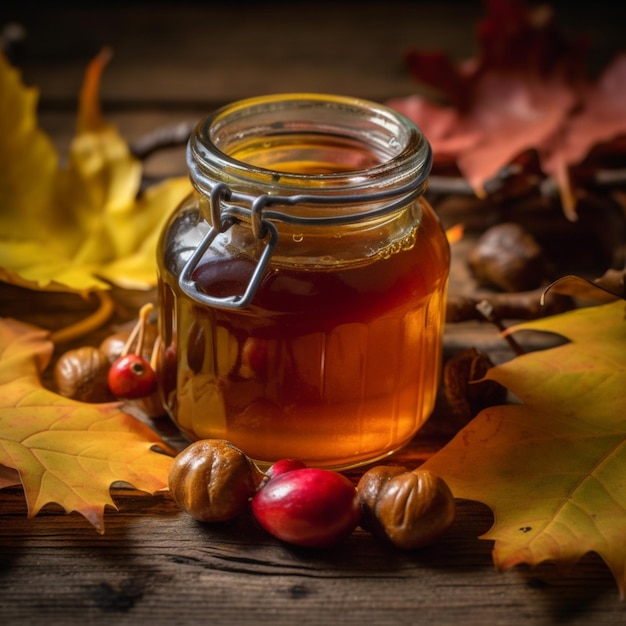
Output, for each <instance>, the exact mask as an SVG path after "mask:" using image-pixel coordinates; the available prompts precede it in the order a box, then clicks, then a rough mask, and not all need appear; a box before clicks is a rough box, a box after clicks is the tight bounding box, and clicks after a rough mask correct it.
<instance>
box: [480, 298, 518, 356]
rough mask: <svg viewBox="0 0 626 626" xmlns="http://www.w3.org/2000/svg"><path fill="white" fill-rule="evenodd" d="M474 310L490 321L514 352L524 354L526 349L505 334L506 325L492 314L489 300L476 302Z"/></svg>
mask: <svg viewBox="0 0 626 626" xmlns="http://www.w3.org/2000/svg"><path fill="white" fill-rule="evenodd" d="M476 310H477V311H478V312H479V313H480V314H481V315H482V316H483V317H484V318H485V319H486V320H487V321H488V322H490V323H492V324H493V325H494V326H495V327H496V328H497V329H498V330H499V331H500V332H501V333H502V334H503V336H504V339H505V340H506V342H507V343H508V344H509V346H511V348H512V349H513V351H514V352H515V354H517V355H522V354H525V353H526V351H525V350H524V348H522V346H520V345H519V343H517V341H515V339H513V337H511V335H509V334H506V330H507V328H506V326H505V325H504V324H503V323H502V322H501V321H500V320H499V319H498V318H497V317H496V316H495V315H494V314H493V306H492V305H491V302H489V301H488V300H481V301H480V302H478V303H477V304H476Z"/></svg>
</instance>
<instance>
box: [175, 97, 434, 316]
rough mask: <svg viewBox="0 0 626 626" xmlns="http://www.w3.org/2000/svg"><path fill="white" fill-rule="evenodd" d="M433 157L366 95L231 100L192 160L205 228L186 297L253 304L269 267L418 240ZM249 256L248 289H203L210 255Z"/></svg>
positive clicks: (203, 125)
mask: <svg viewBox="0 0 626 626" xmlns="http://www.w3.org/2000/svg"><path fill="white" fill-rule="evenodd" d="M431 161H432V154H431V149H430V145H429V144H428V142H427V141H426V139H425V138H424V136H423V135H422V134H421V133H420V131H419V129H418V128H417V127H416V126H415V125H414V124H413V123H412V122H410V121H409V120H408V119H407V118H405V117H404V116H403V115H401V114H400V113H397V112H395V111H393V110H392V109H389V108H387V107H385V106H382V105H379V104H375V103H373V102H369V101H366V100H359V99H355V98H347V97H340V96H329V95H319V94H282V95H276V96H265V97H259V98H252V99H249V100H244V101H241V102H237V103H234V104H231V105H229V106H226V107H224V108H222V109H219V110H218V111H216V112H215V113H214V114H212V115H210V116H209V117H207V118H205V119H204V120H202V121H201V122H200V123H199V124H198V126H197V128H196V130H195V132H194V133H193V135H192V137H191V138H190V141H189V144H188V148H187V164H188V168H189V172H190V177H191V180H192V183H193V185H194V186H195V188H196V190H197V192H198V200H199V202H198V205H199V207H200V211H201V212H202V214H203V216H204V218H205V219H206V220H207V222H208V224H209V227H210V228H209V232H208V234H207V235H206V236H205V237H204V238H203V240H202V243H201V245H200V246H199V247H198V248H197V249H196V250H195V251H194V253H193V254H192V256H191V257H190V259H189V261H188V262H187V264H186V265H185V268H184V270H183V272H182V274H181V279H180V285H181V288H182V289H183V291H185V292H186V293H187V294H188V295H190V297H192V298H194V299H196V300H198V301H201V302H203V303H206V304H209V305H211V306H222V307H233V308H235V307H237V308H240V307H243V306H246V304H247V303H249V302H250V300H251V298H252V297H253V295H254V292H255V290H256V288H257V287H258V285H259V284H260V281H261V279H262V276H263V273H264V272H265V271H266V269H267V268H268V266H269V262H270V259H271V261H272V263H273V264H275V265H280V264H285V265H300V266H306V267H307V268H311V269H313V268H323V267H328V266H337V265H345V264H355V263H367V262H369V261H371V260H372V259H373V258H375V257H379V256H386V255H390V254H393V253H394V252H396V251H399V250H401V249H406V248H408V247H411V246H412V245H413V244H414V242H415V236H416V231H417V227H418V225H419V223H420V219H421V206H422V204H421V202H420V196H421V195H422V194H423V192H424V189H425V188H426V184H427V180H428V175H429V173H430V168H431ZM209 247H213V249H223V250H224V249H227V248H230V249H231V250H233V249H234V250H236V251H237V253H241V254H246V255H248V256H250V257H251V258H253V259H254V261H255V271H254V274H253V275H252V277H251V279H250V282H249V284H248V288H247V289H246V293H245V294H243V295H238V296H234V297H232V298H227V299H221V300H218V299H215V298H213V297H211V296H208V297H205V296H202V295H200V294H199V293H198V290H197V286H196V285H195V284H194V281H193V271H194V268H195V267H196V266H197V264H198V263H199V262H200V260H201V259H202V257H203V255H204V254H205V253H206V252H207V251H208V250H209Z"/></svg>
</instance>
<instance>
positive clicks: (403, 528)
mask: <svg viewBox="0 0 626 626" xmlns="http://www.w3.org/2000/svg"><path fill="white" fill-rule="evenodd" d="M357 495H358V499H359V503H360V504H361V512H362V516H361V526H362V528H364V529H365V530H368V531H369V532H371V533H372V534H374V535H375V536H377V537H379V538H382V539H385V540H387V541H389V542H390V543H392V544H393V545H394V546H396V547H397V548H404V549H413V548H421V547H424V546H426V545H428V544H430V543H432V542H434V541H435V540H436V539H438V538H439V537H440V536H441V535H442V534H443V533H444V532H445V531H446V530H447V529H448V528H449V527H450V526H451V525H452V522H453V521H454V516H455V503H454V497H453V495H452V492H451V491H450V488H449V487H448V485H447V484H446V483H445V481H444V480H443V479H442V478H441V477H439V476H437V475H436V474H434V473H432V472H430V471H428V470H423V469H419V468H418V469H415V470H413V471H409V470H407V469H406V468H400V467H394V466H384V465H381V466H378V467H374V468H372V469H370V470H368V471H367V472H365V474H363V476H362V477H361V479H360V481H359V483H358V485H357Z"/></svg>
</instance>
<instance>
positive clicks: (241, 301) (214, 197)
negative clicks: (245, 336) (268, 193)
mask: <svg viewBox="0 0 626 626" xmlns="http://www.w3.org/2000/svg"><path fill="white" fill-rule="evenodd" d="M231 196H232V192H231V189H230V188H229V187H228V185H226V184H225V183H218V184H217V185H215V187H213V189H212V190H211V195H210V200H211V207H210V208H211V221H212V224H211V228H210V229H209V231H208V232H207V234H206V235H205V236H204V237H203V239H202V241H201V242H200V244H199V245H198V247H197V248H196V249H195V250H194V252H193V254H192V255H191V256H190V257H189V260H188V261H187V263H185V267H184V268H183V271H182V272H181V274H180V277H179V279H178V284H179V286H180V288H181V289H182V291H183V292H184V293H185V294H187V295H188V296H189V297H190V298H191V299H192V300H194V301H195V302H197V303H198V304H205V305H209V306H213V307H218V308H222V309H242V308H244V307H246V306H248V305H249V304H250V302H251V301H252V298H254V294H255V293H256V291H257V289H258V288H259V285H260V284H261V281H262V280H263V275H264V273H265V270H266V268H267V265H268V263H269V260H270V258H271V256H272V254H273V252H274V249H275V248H276V244H277V243H278V229H277V228H276V226H275V225H274V224H272V222H270V221H269V220H264V219H263V216H262V209H263V207H264V206H265V204H266V203H267V199H266V198H265V196H259V197H258V198H256V199H255V201H254V202H253V203H252V209H251V211H250V217H251V226H252V232H253V234H254V236H255V237H257V239H260V240H263V239H267V242H266V244H265V248H263V252H262V253H261V255H260V257H259V259H258V261H257V264H256V267H255V268H254V271H253V272H252V276H251V277H250V280H249V281H248V286H247V287H246V289H245V291H244V293H243V294H235V295H232V296H225V297H217V296H211V295H209V294H206V293H204V292H202V291H200V290H199V289H198V285H197V283H196V281H195V280H194V279H193V272H194V270H195V269H196V267H197V266H198V263H199V262H200V260H201V259H202V257H203V256H204V254H205V252H206V251H207V250H208V249H209V247H210V246H211V244H212V243H213V241H214V240H215V238H216V237H217V236H218V235H219V234H221V233H224V232H226V231H227V230H228V229H229V228H231V227H232V226H233V224H235V223H236V222H237V221H238V220H237V218H236V217H235V216H231V215H229V213H228V211H223V210H222V206H223V201H228V200H229V199H230V198H231Z"/></svg>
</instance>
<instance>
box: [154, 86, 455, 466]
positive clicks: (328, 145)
mask: <svg viewBox="0 0 626 626" xmlns="http://www.w3.org/2000/svg"><path fill="white" fill-rule="evenodd" d="M187 150H188V151H187V163H188V167H189V171H190V177H191V181H192V183H193V185H194V188H195V190H194V193H193V194H192V195H191V196H190V197H189V198H187V199H186V200H185V201H184V202H183V203H182V204H181V206H179V207H178V208H177V210H176V211H175V212H174V214H173V215H172V217H171V219H170V220H169V222H168V224H167V225H166V227H165V229H164V231H163V233H162V235H161V239H160V243H159V252H158V254H159V332H160V338H161V351H160V367H159V369H160V376H161V388H162V390H163V394H164V402H165V406H166V408H167V410H168V412H169V414H170V415H171V417H172V418H173V420H174V421H175V422H176V424H177V425H178V426H179V427H180V429H181V430H182V432H183V433H184V434H185V435H186V436H187V437H188V438H189V439H191V440H194V439H201V438H220V439H227V440H229V441H231V442H232V443H234V444H235V445H236V446H238V447H239V448H241V449H242V450H243V451H244V452H245V453H246V454H247V455H249V456H250V457H251V458H253V459H254V460H255V461H256V462H257V463H259V465H260V466H261V467H264V466H267V465H268V464H270V463H272V462H274V461H276V460H278V459H281V458H297V459H299V460H301V461H303V462H305V463H307V464H308V465H311V466H317V467H331V468H335V469H345V468H348V467H351V466H355V465H359V464H363V463H367V462H371V461H374V460H377V459H380V458H382V457H384V456H386V455H389V454H391V453H393V452H394V451H396V450H398V449H399V448H400V447H402V446H403V445H405V444H406V443H407V442H408V441H409V440H410V439H411V438H412V437H413V436H414V435H415V433H416V432H417V430H418V429H419V428H420V426H421V425H422V424H423V423H424V421H425V420H426V419H427V417H428V416H429V414H430V413H431V411H432V409H433V405H434V402H435V395H436V390H437V386H438V382H439V374H440V365H441V353H442V349H441V340H442V332H443V323H444V313H445V299H446V287H447V279H448V270H449V261H450V259H449V248H448V242H447V240H446V237H445V233H444V232H443V230H442V228H441V225H440V223H439V221H438V219H437V217H436V215H435V213H434V212H433V210H432V208H431V207H430V206H429V204H428V203H427V202H426V201H425V199H424V197H423V192H424V189H425V188H426V185H427V181H428V175H429V172H430V167H431V150H430V146H429V144H428V142H427V141H426V139H425V138H424V136H423V135H422V134H421V133H420V131H419V130H418V129H417V128H416V127H415V126H414V125H413V124H412V123H411V122H410V121H409V120H408V119H406V118H405V117H403V116H402V115H400V114H399V113H397V112H395V111H393V110H391V109H389V108H386V107H384V106H381V105H379V104H375V103H373V102H368V101H363V100H359V99H354V98H347V97H339V96H329V95H320V94H283V95H275V96H266V97H259V98H252V99H248V100H244V101H241V102H237V103H234V104H231V105H229V106H226V107H224V108H222V109H220V110H218V111H217V112H215V113H213V114H212V115H210V116H208V117H207V118H205V119H204V120H202V121H201V122H200V123H199V124H198V126H197V127H196V129H195V131H194V133H193V134H192V136H191V138H190V141H189V144H188V149H187Z"/></svg>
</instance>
